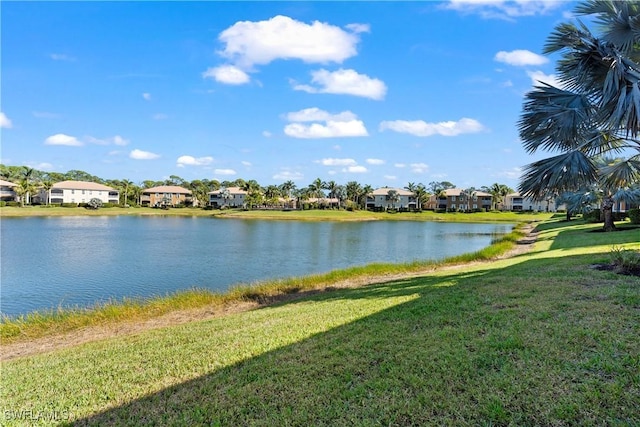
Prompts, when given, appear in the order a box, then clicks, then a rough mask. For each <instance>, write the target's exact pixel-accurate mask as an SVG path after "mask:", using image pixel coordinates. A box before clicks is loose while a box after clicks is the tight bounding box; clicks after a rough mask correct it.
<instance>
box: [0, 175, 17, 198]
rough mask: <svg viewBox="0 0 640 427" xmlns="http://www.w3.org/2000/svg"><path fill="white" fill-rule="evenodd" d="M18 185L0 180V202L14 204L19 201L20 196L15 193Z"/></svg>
mask: <svg viewBox="0 0 640 427" xmlns="http://www.w3.org/2000/svg"><path fill="white" fill-rule="evenodd" d="M17 186H18V184H14V183H13V182H9V181H5V180H2V179H0V201H3V202H14V201H16V200H17V199H18V195H17V194H16V192H15V187H17Z"/></svg>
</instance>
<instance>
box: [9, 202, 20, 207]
mask: <svg viewBox="0 0 640 427" xmlns="http://www.w3.org/2000/svg"><path fill="white" fill-rule="evenodd" d="M7 206H13V207H17V206H20V202H7Z"/></svg>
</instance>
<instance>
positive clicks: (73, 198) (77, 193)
mask: <svg viewBox="0 0 640 427" xmlns="http://www.w3.org/2000/svg"><path fill="white" fill-rule="evenodd" d="M37 197H38V198H39V199H40V200H41V201H42V202H45V201H46V200H49V203H52V204H58V203H88V202H89V200H91V199H100V200H101V201H102V203H113V204H118V203H119V198H120V192H119V191H118V190H116V189H115V188H111V187H109V186H106V185H103V184H98V183H96V182H87V181H62V182H56V183H55V184H53V186H52V187H51V189H50V190H49V191H45V190H44V189H40V191H39V193H38V196H37Z"/></svg>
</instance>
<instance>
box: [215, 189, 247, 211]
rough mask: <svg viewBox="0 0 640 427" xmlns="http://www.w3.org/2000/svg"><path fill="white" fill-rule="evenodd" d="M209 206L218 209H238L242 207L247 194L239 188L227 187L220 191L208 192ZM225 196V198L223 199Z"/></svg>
mask: <svg viewBox="0 0 640 427" xmlns="http://www.w3.org/2000/svg"><path fill="white" fill-rule="evenodd" d="M207 194H208V195H209V206H213V207H214V208H219V207H222V206H228V207H231V208H240V207H243V206H244V203H245V200H246V198H247V192H246V191H244V190H243V189H242V188H240V187H227V188H221V189H220V190H216V191H210V192H209V193H207ZM225 194H226V195H227V197H225Z"/></svg>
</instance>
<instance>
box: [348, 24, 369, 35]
mask: <svg viewBox="0 0 640 427" xmlns="http://www.w3.org/2000/svg"><path fill="white" fill-rule="evenodd" d="M344 27H345V28H347V29H348V30H351V31H352V32H354V33H356V34H357V33H369V32H371V27H370V26H369V24H347V25H345V26H344Z"/></svg>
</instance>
